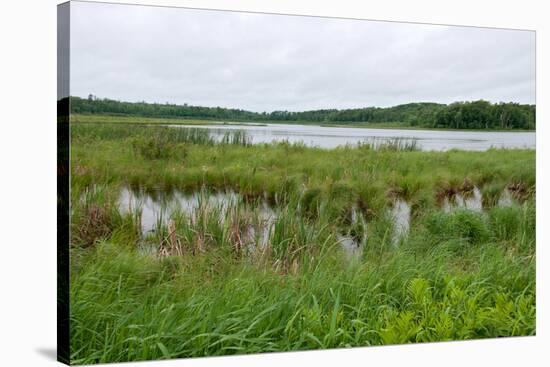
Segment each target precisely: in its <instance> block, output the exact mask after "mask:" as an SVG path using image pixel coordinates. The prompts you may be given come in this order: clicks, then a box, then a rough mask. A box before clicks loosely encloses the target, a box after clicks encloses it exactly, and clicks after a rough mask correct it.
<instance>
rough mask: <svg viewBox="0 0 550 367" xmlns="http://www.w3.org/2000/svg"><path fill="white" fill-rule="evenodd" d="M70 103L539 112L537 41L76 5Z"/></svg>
mask: <svg viewBox="0 0 550 367" xmlns="http://www.w3.org/2000/svg"><path fill="white" fill-rule="evenodd" d="M71 7H72V8H71V94H72V95H77V96H87V95H88V94H89V93H92V94H95V95H97V96H99V97H108V98H113V99H120V100H126V101H141V100H145V101H148V102H161V103H164V102H171V103H178V104H182V103H189V104H195V105H204V106H224V107H236V108H243V109H248V110H253V111H272V110H308V109H318V108H352V107H365V106H391V105H396V104H400V103H408V102H416V101H433V102H442V103H449V102H453V101H459V100H475V99H486V100H490V101H493V102H499V101H506V102H508V101H514V102H520V103H535V33H534V32H529V31H516V30H501V29H486V28H471V27H450V26H449V27H447V26H435V25H420V24H406V23H393V22H375V21H361V20H347V19H346V20H343V19H329V18H317V17H299V16H280V15H267V14H250V13H235V12H221V11H205V10H191V9H175V8H158V7H145V6H128V5H113V4H98V3H96V4H94V3H79V2H72V3H71Z"/></svg>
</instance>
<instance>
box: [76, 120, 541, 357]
mask: <svg viewBox="0 0 550 367" xmlns="http://www.w3.org/2000/svg"><path fill="white" fill-rule="evenodd" d="M180 130H185V129H166V128H161V127H154V128H153V127H147V128H143V130H141V129H138V128H136V127H133V126H132V127H128V126H123V125H120V126H98V125H93V124H87V125H82V126H80V125H75V126H73V130H72V134H73V135H72V137H73V146H72V155H71V163H72V167H71V169H72V182H71V185H72V186H71V189H72V192H71V204H72V207H71V212H72V216H71V228H72V232H71V234H72V237H71V239H72V248H71V260H72V261H71V279H70V281H71V361H72V362H73V363H76V364H88V363H105V362H123V361H133V360H149V359H167V358H176V357H197V356H212V355H231V354H241V353H261V352H275V351H292V350H307V349H319V348H336V347H350V346H368V345H386V344H400V343H416V342H429V341H441V340H462V339H476V338H489V337H500V336H517V335H534V334H535V331H536V329H535V313H536V304H535V222H536V215H535V214H536V213H535V202H534V152H533V151H528V150H517V151H510V150H503V151H499V150H492V151H487V152H460V151H452V152H430V153H427V152H419V151H414V150H413V149H408V148H406V149H401V148H395V147H391V148H381V147H378V148H376V149H373V148H372V147H369V148H365V147H355V148H352V147H343V148H338V149H335V150H331V151H327V150H321V149H316V148H307V147H303V146H299V145H290V144H284V143H283V144H273V145H261V146H247V145H248V142H247V140H246V137H244V136H239V135H235V136H236V137H235V140H233V139H232V138H227V140H226V138H223V139H222V140H221V141H218V142H214V141H210V140H202V139H203V137H202V135H200V134H202V133H199V132H197V133H196V134H198V135H197V136H195V137H193V134H195V133H194V132H193V133H189V132H187V133H182V132H180ZM186 134H187V135H186ZM150 139H158V140H155V141H153V142H152V143H151V141H150ZM224 140H225V141H224ZM132 142H134V144H132ZM166 145H169V146H170V147H172V148H171V149H169V150H167V152H165V150H164V149H162V147H163V146H166ZM124 185H128V186H131V187H138V188H139V189H140V190H144V191H146V192H149V193H151V195H153V193H158V192H169V191H170V190H176V189H177V190H183V191H191V192H193V191H195V192H198V204H197V206H196V208H195V209H194V210H193V211H192V212H189V211H185V210H183V208H180V209H179V210H175V211H173V212H171V213H169V214H167V215H169V216H170V218H162V220H159V221H158V223H157V226H156V229H155V231H154V232H153V233H147V234H143V233H141V230H140V228H141V223H140V208H135V210H134V211H131V212H128V213H122V212H121V211H120V210H119V206H118V195H119V193H120V189H121V187H123V186H124ZM472 185H476V186H478V187H479V188H480V189H481V192H482V195H483V200H484V204H487V205H485V210H484V211H483V212H474V211H469V210H466V209H464V208H455V209H453V210H451V211H449V212H445V211H443V210H441V208H440V207H439V205H438V201H439V200H440V198H441V197H447V198H448V197H450V196H452V195H456V194H457V193H459V194H463V193H465V192H466V191H468V190H470V191H471V186H472ZM511 185H513V186H511ZM506 187H511V188H512V189H514V190H515V192H516V193H517V195H516V196H514V202H513V203H512V204H511V205H510V206H506V207H504V206H499V205H498V191H500V192H502V190H503V189H504V188H506ZM227 188H231V189H232V190H235V191H236V192H238V193H239V197H240V199H239V200H236V201H231V202H226V203H224V202H217V203H213V201H212V200H211V197H210V196H209V195H210V192H212V190H223V189H227ZM501 189H502V190H501ZM167 196H168V197H169V195H167ZM397 199H399V200H405V201H406V202H408V203H409V204H411V211H412V212H411V218H412V220H411V224H410V229H409V231H408V234H407V235H406V236H403V237H402V239H401V241H400V242H399V243H398V244H397V245H396V244H395V243H394V241H393V239H392V236H393V232H394V223H393V219H392V216H391V212H390V208H391V206H392V205H393V203H394V202H395V200H397ZM159 200H160V199H159ZM265 205H271V206H272V207H273V211H274V212H275V215H274V216H273V217H271V219H269V220H266V219H264V218H263V217H262V210H263V209H262V208H263V206H265ZM98 213H100V214H98ZM167 220H172V221H173V222H172V223H173V225H174V227H175V238H176V239H177V241H178V243H179V244H180V245H181V249H182V252H180V253H179V254H177V255H176V253H170V251H164V252H162V251H161V252H159V249H162V248H168V247H167V246H166V244H167V242H166V241H170V237H171V236H170V233H169V230H168V227H167V225H166V223H167ZM266 228H267V229H266ZM339 235H345V236H350V237H351V238H354V239H356V240H357V241H358V242H360V243H362V244H364V248H363V251H362V253H361V254H360V255H357V256H355V257H354V258H353V259H352V260H351V261H350V258H349V256H346V254H345V253H344V251H343V250H342V249H341V246H340V244H339V239H338V237H339ZM262 236H266V237H265V239H264V238H262ZM163 246H164V247H163ZM142 248H153V249H154V250H155V251H153V252H144V251H141V249H142Z"/></svg>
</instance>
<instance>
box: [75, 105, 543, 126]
mask: <svg viewBox="0 0 550 367" xmlns="http://www.w3.org/2000/svg"><path fill="white" fill-rule="evenodd" d="M71 113H75V114H112V115H120V116H139V117H155V118H184V119H207V120H231V121H257V122H262V121H264V122H266V121H267V122H269V121H273V122H289V123H292V122H300V123H324V124H337V125H368V124H377V123H378V124H380V123H397V126H404V127H406V126H416V127H430V128H452V129H526V130H533V129H535V114H536V112H535V106H534V105H522V104H518V103H512V102H510V103H503V102H501V103H496V104H493V103H490V102H487V101H483V100H479V101H472V102H455V103H452V104H449V105H445V104H437V103H408V104H402V105H398V106H394V107H387V108H381V107H365V108H355V109H344V110H337V109H323V110H313V111H301V112H292V111H273V112H261V113H260V112H251V111H245V110H242V109H233V108H222V107H202V106H190V105H187V104H184V105H174V104H168V103H166V104H159V103H146V102H137V103H131V102H120V101H115V100H111V99H106V98H104V99H98V98H95V97H92V98H88V99H84V98H79V97H71Z"/></svg>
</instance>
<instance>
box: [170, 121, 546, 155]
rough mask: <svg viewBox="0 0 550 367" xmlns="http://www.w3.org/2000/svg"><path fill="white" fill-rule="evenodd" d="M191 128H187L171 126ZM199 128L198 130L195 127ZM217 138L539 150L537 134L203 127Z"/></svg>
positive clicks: (328, 145) (323, 145) (319, 144)
mask: <svg viewBox="0 0 550 367" xmlns="http://www.w3.org/2000/svg"><path fill="white" fill-rule="evenodd" d="M168 126H171V127H177V128H188V127H190V126H187V125H168ZM193 127H195V128H196V127H197V126H193ZM199 127H200V128H205V129H210V130H212V132H213V133H214V134H215V135H218V136H222V135H223V134H224V133H225V132H226V131H227V130H244V131H246V132H247V134H248V135H249V137H250V139H251V142H252V143H253V144H261V143H272V142H276V141H282V140H288V141H289V142H290V143H295V142H303V143H304V144H306V145H308V146H316V147H320V148H327V149H330V148H336V147H338V146H343V145H346V144H352V145H353V144H358V143H360V142H365V141H372V140H375V141H377V142H380V141H384V140H394V139H404V140H416V143H417V147H419V148H420V149H422V150H438V151H445V150H449V149H463V150H487V149H489V148H491V147H495V148H531V149H534V148H535V140H536V139H535V132H531V131H521V132H511V131H510V132H509V131H456V130H454V131H449V130H406V129H371V128H352V127H324V126H316V125H296V124H292V125H291V124H265V125H264V126H259V125H258V124H253V123H249V124H247V123H243V124H240V125H224V124H223V123H220V124H212V125H201V126H199Z"/></svg>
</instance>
